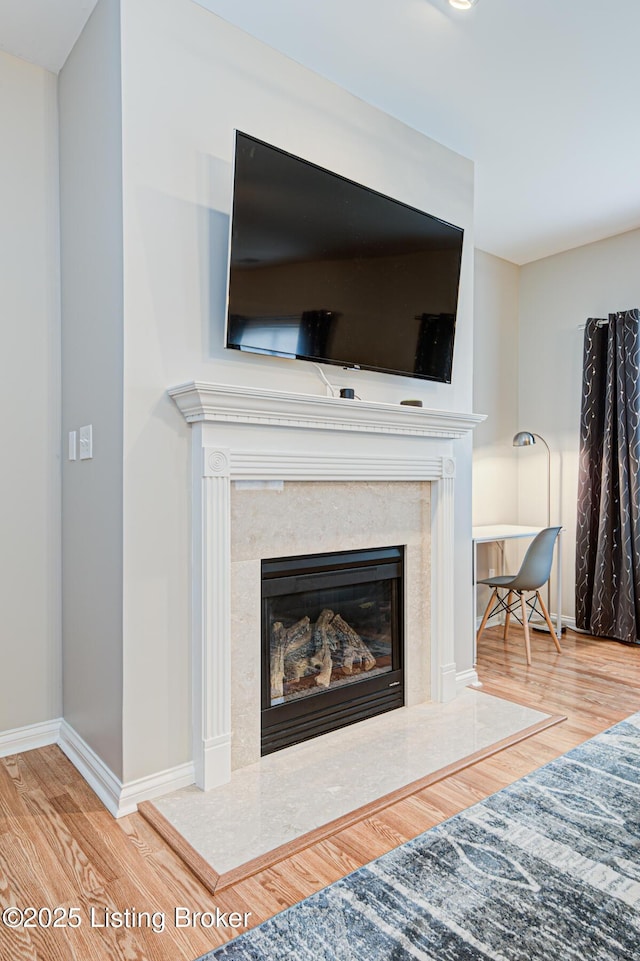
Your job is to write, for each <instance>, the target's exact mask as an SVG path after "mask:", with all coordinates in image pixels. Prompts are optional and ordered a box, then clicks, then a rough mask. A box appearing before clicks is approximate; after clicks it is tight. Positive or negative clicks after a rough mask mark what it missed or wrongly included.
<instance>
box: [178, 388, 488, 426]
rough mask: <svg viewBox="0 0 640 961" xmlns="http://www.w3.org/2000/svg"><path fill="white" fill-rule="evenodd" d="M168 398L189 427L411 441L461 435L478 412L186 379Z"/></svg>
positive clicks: (480, 417)
mask: <svg viewBox="0 0 640 961" xmlns="http://www.w3.org/2000/svg"><path fill="white" fill-rule="evenodd" d="M169 394H170V395H171V397H172V398H173V399H174V401H175V402H176V404H177V405H178V407H179V409H180V411H181V412H182V414H183V415H184V417H185V419H186V420H187V422H188V423H196V422H209V423H212V422H226V423H237V424H270V425H272V426H279V427H294V428H295V427H299V428H307V429H309V428H312V429H316V430H334V431H335V430H339V431H356V432H360V433H376V434H396V435H405V436H413V437H443V438H444V437H446V438H450V439H456V438H460V437H463V436H464V435H465V434H467V433H469V431H471V430H473V428H474V427H475V426H476V425H477V424H479V423H481V422H482V421H483V420H484V419H485V417H484V415H483V414H472V413H459V412H455V411H447V410H432V409H429V408H424V407H409V406H402V405H400V404H383V403H379V402H372V401H360V400H345V399H343V398H338V397H324V396H321V395H316V394H293V393H288V392H285V391H279V390H265V389H264V388H258V387H254V388H247V387H236V386H233V385H230V384H208V383H203V382H202V381H190V382H189V383H186V384H180V385H178V386H177V387H172V388H171V389H170V390H169Z"/></svg>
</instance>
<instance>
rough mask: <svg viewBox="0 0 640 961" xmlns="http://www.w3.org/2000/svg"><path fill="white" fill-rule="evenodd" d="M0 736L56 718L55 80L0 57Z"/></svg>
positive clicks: (57, 387)
mask: <svg viewBox="0 0 640 961" xmlns="http://www.w3.org/2000/svg"><path fill="white" fill-rule="evenodd" d="M0 117H1V118H2V148H1V149H0V211H1V215H0V263H1V264H2V268H1V271H2V282H1V283H0V324H1V325H2V351H1V354H0V356H1V358H2V360H1V362H0V366H1V376H0V391H1V396H0V418H1V419H2V426H1V428H0V434H1V436H2V449H3V458H2V470H1V471H0V531H1V532H2V534H1V536H0V611H2V620H1V624H0V632H1V640H2V644H1V648H2V670H1V671H0V731H3V730H9V729H12V728H16V727H22V726H25V725H28V724H36V723H39V722H41V721H46V720H51V719H53V718H56V717H59V716H60V712H61V680H60V579H59V563H58V562H59V552H60V426H59V423H60V309H59V271H58V190H57V180H58V165H57V152H58V145H57V113H56V78H55V76H54V75H53V74H51V73H49V72H48V71H46V70H43V69H41V68H40V67H36V66H33V65H32V64H28V63H25V62H23V61H21V60H17V59H15V58H13V57H10V56H8V55H6V54H4V53H0Z"/></svg>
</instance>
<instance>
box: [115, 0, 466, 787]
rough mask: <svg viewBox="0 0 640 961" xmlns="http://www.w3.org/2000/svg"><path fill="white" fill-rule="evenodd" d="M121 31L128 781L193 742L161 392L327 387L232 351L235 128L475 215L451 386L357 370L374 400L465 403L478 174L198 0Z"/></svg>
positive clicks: (184, 593) (182, 500) (396, 192)
mask: <svg viewBox="0 0 640 961" xmlns="http://www.w3.org/2000/svg"><path fill="white" fill-rule="evenodd" d="M122 36H123V62H122V72H123V122H124V126H123V131H124V132H123V153H124V168H123V169H124V236H125V342H124V358H125V377H124V397H125V429H124V518H125V534H124V555H125V562H124V563H125V567H124V585H125V586H124V690H125V700H124V743H125V748H124V764H123V769H124V776H125V779H127V780H128V779H132V778H136V777H141V776H143V775H145V774H148V773H151V772H153V771H157V770H162V769H164V768H169V767H172V766H173V765H176V764H179V763H181V762H183V761H185V760H187V759H188V757H189V752H190V748H189V684H190V677H189V671H190V665H189V643H190V596H189V567H190V559H189V550H190V545H189V540H190V517H189V503H188V498H187V494H186V492H187V491H188V489H189V483H188V477H189V456H190V452H189V428H188V427H187V426H186V425H185V423H184V421H183V419H182V416H181V415H180V414H179V413H178V411H177V409H176V408H175V407H174V406H173V403H172V402H171V401H170V400H169V399H168V398H167V395H166V390H167V388H168V387H170V386H173V385H175V384H178V383H181V382H183V381H186V380H191V379H194V378H195V379H201V380H209V381H217V382H223V383H224V382H226V383H236V384H244V385H247V384H256V385H258V386H267V387H268V386H273V387H278V388H281V389H284V390H301V391H308V392H311V393H323V392H324V388H323V385H322V383H321V382H320V380H319V378H318V376H317V373H316V372H315V370H314V368H313V367H312V366H311V365H306V364H304V363H300V362H298V363H295V362H288V361H285V360H278V359H273V358H261V357H256V356H250V355H248V356H239V355H238V354H237V353H234V352H227V351H225V350H224V349H223V346H222V343H223V320H224V306H225V274H226V261H227V232H228V221H229V211H230V203H231V162H232V149H233V130H234V128H235V127H237V128H239V129H242V130H244V131H246V132H247V133H250V134H253V135H255V136H257V137H259V138H262V139H264V140H266V141H268V142H270V143H274V144H276V145H277V146H280V147H283V148H285V149H287V150H289V151H291V152H293V153H295V154H298V155H301V156H303V157H307V158H309V159H312V160H313V161H314V162H316V163H318V164H320V165H323V166H326V167H328V168H330V169H332V170H335V171H337V172H339V173H342V174H344V175H345V176H347V177H350V178H351V179H353V180H356V181H358V182H361V183H364V184H366V185H369V186H371V187H374V188H375V189H377V190H380V191H382V192H383V193H386V194H390V195H392V196H394V197H397V198H399V199H400V200H403V201H405V202H407V203H409V204H412V205H414V206H416V207H419V208H421V209H425V210H427V211H429V212H431V213H434V214H436V215H438V216H440V217H443V218H444V219H447V220H449V221H452V222H454V223H457V224H459V225H461V226H463V227H465V228H466V230H467V235H466V248H465V254H464V259H463V280H462V294H461V301H460V314H459V321H458V338H457V350H456V357H455V369H454V384H453V385H451V386H445V385H436V384H429V383H426V382H425V383H420V382H417V381H414V380H409V379H406V380H405V379H400V378H394V377H390V376H388V375H378V374H372V373H365V372H361V373H359V374H358V375H355V374H354V375H353V379H354V385H355V386H356V388H357V391H358V393H359V394H360V395H361V396H363V397H365V398H367V399H372V400H388V401H399V400H400V399H402V398H404V397H415V396H419V397H422V398H423V400H424V402H425V405H428V406H433V407H440V408H449V409H459V410H462V411H468V410H470V409H471V401H472V398H471V377H472V296H473V256H472V251H473V234H472V209H473V170H472V164H471V163H470V162H469V161H467V160H465V159H464V158H462V157H459V156H457V155H455V154H453V153H451V152H450V151H449V150H446V149H445V148H444V147H442V146H440V145H439V144H436V143H434V142H433V141H431V140H429V139H428V138H425V137H424V136H422V135H420V134H418V133H417V132H416V131H414V130H411V129H409V128H407V127H405V126H403V125H402V124H401V123H399V122H398V121H396V120H394V119H393V118H391V117H389V116H387V115H385V114H382V113H380V112H379V111H378V110H375V109H374V108H372V107H370V106H368V105H367V104H365V103H363V102H362V101H360V100H358V99H357V98H355V97H353V96H351V95H350V94H347V93H346V92H345V91H344V90H342V89H340V88H339V87H337V86H335V85H333V84H331V83H329V82H328V81H327V80H325V79H323V78H321V77H319V76H317V75H315V74H313V73H311V72H310V71H308V70H306V69H305V68H303V67H301V66H300V65H298V64H296V63H294V62H292V61H290V60H288V59H286V58H285V57H283V56H282V55H281V54H279V53H277V52H275V51H274V50H272V49H270V48H268V47H266V46H264V45H263V44H261V43H259V42H258V41H256V40H254V39H253V38H251V37H249V36H248V35H246V34H244V33H243V32H242V31H240V30H238V29H236V28H234V27H232V26H230V25H229V24H227V23H225V22H224V21H223V20H220V19H218V18H217V17H215V16H214V15H212V14H210V13H208V12H207V11H205V10H204V9H202V8H200V7H198V6H196V5H195V4H193V3H191V2H189V0H139V2H136V3H135V4H128V5H126V6H125V7H124V9H123V14H122ZM328 372H329V373H330V369H329V371H328ZM350 377H351V375H350ZM458 454H459V461H458V498H459V500H458V504H459V508H458V513H457V538H458V544H459V547H460V550H459V554H458V565H457V579H458V582H459V590H458V592H457V598H458V604H457V611H456V616H457V618H458V621H457V624H456V629H457V633H458V655H457V656H458V657H459V663H458V665H457V666H458V669H459V670H461V669H465V668H468V667H470V666H471V658H472V654H471V650H472V648H471V636H470V623H471V595H470V587H469V585H470V552H469V550H468V543H469V540H468V538H469V529H468V528H469V526H470V514H471V490H470V482H469V481H470V457H471V454H470V444H467V443H461V444H459V445H458Z"/></svg>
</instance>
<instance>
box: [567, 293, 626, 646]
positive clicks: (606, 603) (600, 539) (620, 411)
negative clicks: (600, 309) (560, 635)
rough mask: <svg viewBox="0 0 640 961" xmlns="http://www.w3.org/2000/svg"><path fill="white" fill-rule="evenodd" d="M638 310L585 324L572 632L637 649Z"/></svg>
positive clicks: (611, 315)
mask: <svg viewBox="0 0 640 961" xmlns="http://www.w3.org/2000/svg"><path fill="white" fill-rule="evenodd" d="M639 365H640V311H639V310H627V311H624V312H623V313H618V314H610V315H609V322H608V323H607V322H606V321H603V320H597V319H591V320H588V321H587V324H586V327H585V332H584V367H583V381H582V412H581V423H580V465H579V479H578V526H577V532H576V626H577V627H578V628H580V629H581V630H584V631H588V632H589V633H590V634H594V635H595V636H596V637H612V638H616V639H617V640H620V641H626V642H627V643H631V644H640V487H639V484H640V367H639Z"/></svg>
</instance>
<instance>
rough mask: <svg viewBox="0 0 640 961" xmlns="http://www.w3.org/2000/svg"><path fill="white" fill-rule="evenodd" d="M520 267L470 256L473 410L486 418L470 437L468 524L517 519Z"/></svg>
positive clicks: (481, 255) (482, 254)
mask: <svg viewBox="0 0 640 961" xmlns="http://www.w3.org/2000/svg"><path fill="white" fill-rule="evenodd" d="M518 289H519V268H518V267H517V266H516V265H515V264H511V263H509V262H508V261H506V260H501V259H500V258H499V257H494V256H492V255H491V254H487V253H485V252H484V251H482V250H476V252H475V278H474V368H473V407H474V410H475V411H476V413H478V414H487V419H486V420H485V421H484V422H483V423H482V424H479V425H478V427H476V429H475V431H474V435H473V523H474V524H513V523H515V520H516V516H517V509H518V503H517V485H516V477H517V461H516V459H515V456H514V449H513V446H512V440H513V435H514V434H515V432H516V431H517V429H518V309H519V303H518Z"/></svg>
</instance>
